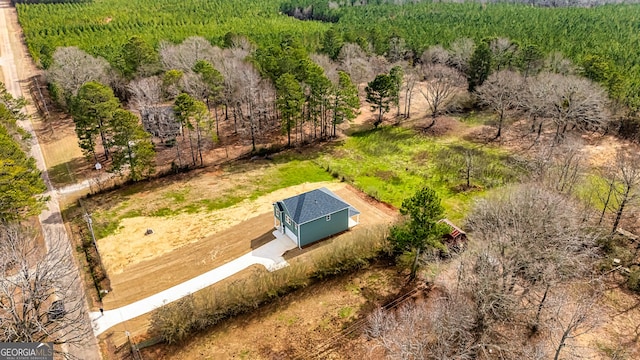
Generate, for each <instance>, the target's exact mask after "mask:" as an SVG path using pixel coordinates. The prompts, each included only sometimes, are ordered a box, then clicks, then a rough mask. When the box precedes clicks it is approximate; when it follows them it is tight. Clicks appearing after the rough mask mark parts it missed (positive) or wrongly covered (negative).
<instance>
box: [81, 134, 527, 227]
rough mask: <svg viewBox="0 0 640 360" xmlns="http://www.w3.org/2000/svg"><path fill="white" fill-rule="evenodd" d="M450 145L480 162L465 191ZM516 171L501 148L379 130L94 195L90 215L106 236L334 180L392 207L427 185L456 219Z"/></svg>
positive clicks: (448, 214)
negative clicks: (156, 219) (152, 220)
mask: <svg viewBox="0 0 640 360" xmlns="http://www.w3.org/2000/svg"><path fill="white" fill-rule="evenodd" d="M456 147H457V148H474V149H475V151H476V155H477V158H478V159H480V158H481V159H482V163H478V164H477V166H476V167H477V168H478V169H480V167H482V168H481V169H480V170H481V171H476V172H475V173H474V175H473V176H472V178H471V185H472V186H471V187H470V188H467V187H466V186H465V180H466V179H465V177H464V171H463V170H464V169H461V168H459V167H457V166H451V165H452V164H451V163H453V162H455V159H454V157H453V156H454V155H453V154H452V153H451V150H450V149H452V148H456ZM453 165H455V164H453ZM520 174H521V171H519V170H517V167H514V166H513V159H512V158H511V157H510V156H509V155H508V154H507V153H506V152H504V151H502V150H500V149H497V148H493V147H488V146H484V147H478V146H477V145H474V144H471V143H468V142H465V141H461V140H459V139H456V138H451V137H444V138H432V137H427V136H423V135H421V134H419V133H417V132H416V131H414V130H411V129H406V128H402V127H383V128H380V129H378V130H372V131H363V132H359V133H355V134H354V135H353V136H351V137H349V138H347V139H346V140H345V141H344V142H343V143H341V144H338V145H335V146H329V147H326V148H325V149H324V150H322V151H321V152H319V153H318V152H306V153H302V154H300V153H297V152H293V151H292V152H285V153H282V154H280V155H277V156H275V158H274V160H273V161H272V162H240V163H236V164H233V165H229V166H227V167H226V168H225V169H224V171H223V175H221V176H215V177H211V180H209V178H208V177H207V175H197V176H194V177H193V178H168V179H160V180H158V181H157V182H156V183H154V184H152V185H150V184H134V185H132V186H130V187H127V188H124V189H121V190H116V191H113V192H110V193H107V194H104V195H100V196H99V198H98V199H97V200H96V201H95V204H96V208H95V209H93V210H92V211H93V215H94V218H95V220H96V233H97V234H98V237H104V236H107V235H109V234H111V233H113V232H114V231H116V230H117V229H118V226H119V223H120V221H121V220H122V219H125V218H129V217H138V216H164V217H166V216H174V215H177V214H180V213H198V212H207V211H214V210H219V209H224V208H227V207H230V206H233V205H235V204H237V203H239V202H241V201H243V200H245V199H251V200H253V199H256V198H258V197H260V196H262V195H265V194H268V193H271V192H273V191H275V190H278V189H282V188H286V187H290V186H293V185H298V184H302V183H305V182H320V181H331V180H334V181H335V179H339V180H344V181H347V182H349V183H351V184H353V185H354V186H355V187H357V188H359V189H360V190H362V191H363V192H365V193H366V194H368V195H370V196H372V197H374V198H376V199H378V200H379V201H383V202H386V203H388V204H391V205H393V206H395V207H400V205H401V204H402V201H403V200H404V199H405V198H407V197H410V196H412V195H413V194H414V192H415V191H417V190H418V189H420V188H421V187H423V186H429V187H431V188H433V189H435V190H436V191H437V192H438V194H439V195H440V197H441V198H442V200H443V204H444V206H445V209H446V211H447V214H446V216H447V217H449V218H452V219H456V220H458V219H461V218H463V217H464V214H465V213H466V211H467V210H468V208H469V205H470V203H471V201H472V199H473V198H474V197H476V196H478V195H481V194H483V193H484V192H485V191H486V190H489V189H492V188H496V187H499V186H502V185H505V184H508V183H511V182H514V181H516V180H517V179H518V177H519V175H520ZM211 182H215V183H216V184H214V185H211ZM141 197H144V201H141V200H140V198H141ZM98 204H99V205H98Z"/></svg>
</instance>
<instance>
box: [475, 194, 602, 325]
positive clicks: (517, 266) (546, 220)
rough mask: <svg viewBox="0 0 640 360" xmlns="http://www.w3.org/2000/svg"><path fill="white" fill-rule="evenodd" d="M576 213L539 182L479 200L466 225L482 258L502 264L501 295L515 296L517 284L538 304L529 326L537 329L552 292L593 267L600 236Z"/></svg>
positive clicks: (533, 310) (558, 195) (575, 207)
mask: <svg viewBox="0 0 640 360" xmlns="http://www.w3.org/2000/svg"><path fill="white" fill-rule="evenodd" d="M577 209H578V207H577V205H575V204H573V203H572V202H571V201H570V200H569V199H567V198H566V197H564V196H562V195H561V194H558V193H555V192H553V191H549V190H546V189H544V188H543V187H541V186H540V185H539V184H538V185H520V186H518V187H515V188H512V189H510V190H507V191H506V192H505V193H504V194H502V195H500V196H498V197H496V198H494V199H488V200H481V201H480V202H478V203H477V204H476V206H475V207H474V210H473V211H472V212H471V214H470V215H469V217H468V218H467V226H468V227H470V228H471V229H472V230H473V234H474V236H475V237H476V238H477V239H478V240H480V241H482V242H483V243H484V244H485V247H484V249H485V250H484V251H485V252H486V254H487V255H483V256H485V257H488V258H489V259H492V261H493V262H494V263H495V264H498V265H497V266H498V271H499V273H500V274H501V276H502V280H501V283H500V286H501V287H502V289H501V292H500V294H502V296H505V294H511V295H513V292H514V290H515V289H516V287H515V285H516V284H520V286H521V287H522V288H523V289H526V290H525V291H524V293H522V295H526V296H528V297H529V299H530V300H529V301H530V303H531V304H533V305H534V306H533V309H532V312H531V313H532V318H533V319H532V320H531V325H532V328H533V329H534V330H536V331H537V329H538V326H539V324H540V316H541V312H542V310H543V307H544V306H545V303H546V301H547V300H548V296H547V295H548V293H549V291H551V290H553V289H554V288H555V287H556V285H558V284H561V283H563V282H564V281H566V280H568V279H572V278H577V277H580V276H583V275H584V274H585V273H586V272H588V271H589V270H590V269H591V267H592V266H593V264H594V261H593V260H594V259H595V243H596V239H597V238H598V234H597V233H596V234H594V233H591V232H590V231H588V230H587V228H586V227H585V226H584V224H583V223H582V217H580V216H579V214H578V213H577V211H578V210H577ZM485 262H487V261H485ZM488 262H489V263H491V261H488ZM489 269H490V270H491V268H489ZM476 274H480V275H475V276H481V275H483V274H482V272H480V271H477V270H476ZM485 281H486V280H485ZM489 290H491V289H489ZM491 291H496V289H493V290H491Z"/></svg>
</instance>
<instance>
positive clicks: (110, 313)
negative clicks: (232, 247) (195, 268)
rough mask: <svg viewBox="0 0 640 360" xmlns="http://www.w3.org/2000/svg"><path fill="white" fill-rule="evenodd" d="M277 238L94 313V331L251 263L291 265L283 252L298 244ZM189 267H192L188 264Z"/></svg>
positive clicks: (277, 266)
mask: <svg viewBox="0 0 640 360" xmlns="http://www.w3.org/2000/svg"><path fill="white" fill-rule="evenodd" d="M273 235H274V236H275V237H276V239H275V240H272V241H270V242H268V243H267V244H265V245H262V246H261V247H259V248H257V249H255V250H253V251H251V252H250V253H247V254H245V255H242V256H241V257H239V258H237V259H235V260H233V261H230V262H228V263H226V264H224V265H222V266H220V267H217V268H215V269H213V270H211V271H208V272H206V273H204V274H202V275H199V276H196V277H195V278H193V279H191V280H187V281H185V282H183V283H181V284H178V285H176V286H174V287H171V288H169V289H167V290H164V291H161V292H159V293H157V294H155V295H151V296H149V297H147V298H144V299H142V300H139V301H136V302H134V303H131V304H129V305H125V306H122V307H119V308H117V309H113V310H105V312H104V314H103V315H102V314H100V313H99V312H92V313H90V317H91V320H92V322H93V331H94V334H95V335H96V336H98V335H100V334H102V333H103V332H104V331H106V330H108V329H109V328H111V327H112V326H114V325H117V324H119V323H121V322H124V321H127V320H131V319H133V318H136V317H138V316H140V315H144V314H146V313H148V312H151V311H153V310H155V309H157V308H159V307H160V306H163V305H165V304H168V303H170V302H173V301H176V300H179V299H181V298H183V297H185V296H187V295H190V294H192V293H195V292H196V291H198V290H202V289H204V288H206V287H208V286H211V285H213V284H215V283H217V282H218V281H221V280H224V279H226V278H228V277H229V276H231V275H234V274H236V273H238V272H240V271H242V270H244V269H246V268H248V267H249V266H251V265H255V264H260V265H263V266H264V267H266V268H267V270H269V271H275V270H278V269H281V268H283V267H285V266H287V265H289V264H288V263H287V262H286V261H285V259H284V258H283V257H282V255H283V254H284V253H285V252H286V251H287V250H291V249H293V248H295V247H296V246H297V245H296V244H295V243H294V242H293V241H292V240H291V239H289V237H287V236H286V235H284V234H281V233H280V232H278V231H274V232H273ZM185 266H189V265H188V264H185Z"/></svg>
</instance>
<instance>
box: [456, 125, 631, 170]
mask: <svg viewBox="0 0 640 360" xmlns="http://www.w3.org/2000/svg"><path fill="white" fill-rule="evenodd" d="M495 133H496V129H495V128H494V127H489V126H483V127H478V128H477V129H476V130H474V132H473V133H470V134H469V135H468V136H467V139H468V140H471V141H480V142H492V141H494V142H495V143H496V144H499V145H500V146H502V147H504V148H506V149H508V150H511V151H513V152H514V153H529V154H531V153H535V151H537V150H540V149H542V148H563V147H567V146H569V147H571V146H574V144H575V145H577V146H579V147H580V148H581V152H582V154H583V156H584V158H585V160H586V164H587V165H589V166H591V167H593V168H600V167H604V166H608V165H611V164H614V162H615V157H616V152H617V151H619V150H627V151H635V152H640V146H638V144H634V143H632V142H630V141H628V140H624V139H620V138H617V137H615V136H613V135H609V134H606V135H603V134H600V133H586V132H583V133H578V132H568V133H567V134H565V135H564V137H563V139H562V140H561V142H560V143H558V142H557V140H556V138H555V137H556V131H555V129H554V128H553V126H552V124H550V123H545V124H544V127H543V129H542V132H541V134H540V135H539V136H538V133H537V129H534V131H532V129H531V126H530V123H529V122H528V121H525V120H517V121H515V122H514V123H512V124H510V125H509V126H508V127H506V128H504V129H503V131H502V136H501V137H500V138H499V139H495ZM491 135H492V136H491ZM561 151H562V150H561Z"/></svg>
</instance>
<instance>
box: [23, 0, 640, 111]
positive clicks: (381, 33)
mask: <svg viewBox="0 0 640 360" xmlns="http://www.w3.org/2000/svg"><path fill="white" fill-rule="evenodd" d="M351 3H354V4H355V3H359V2H357V1H351ZM376 3H381V4H373V3H372V2H369V4H367V5H366V6H346V7H345V6H339V3H338V2H330V1H324V0H291V1H282V0H265V1H260V2H255V1H250V0H240V1H231V0H222V1H216V2H211V1H205V0H186V1H180V2H178V1H163V2H157V1H151V0H127V1H125V0H108V1H95V2H90V3H73V4H69V3H67V4H35V5H34V4H18V5H17V8H18V13H19V17H20V23H21V24H22V26H23V28H24V31H25V35H26V40H27V43H28V46H29V49H30V51H31V54H32V56H33V57H34V59H36V60H40V62H41V63H42V64H43V65H44V66H45V67H46V65H48V64H49V63H50V60H49V59H50V58H51V56H52V54H53V52H54V50H55V48H56V47H59V46H78V47H79V48H80V49H82V50H85V51H87V52H89V53H90V54H92V55H95V56H101V57H104V58H105V59H107V60H108V61H109V62H110V63H111V64H112V65H116V67H117V64H118V62H122V59H121V58H120V55H119V54H120V53H121V48H122V46H123V45H124V44H125V43H126V42H127V41H128V40H129V39H130V37H131V36H132V35H138V36H139V37H140V38H141V39H143V40H144V41H147V42H148V43H149V44H151V45H152V46H153V47H157V46H158V44H159V42H160V41H161V40H168V41H171V42H174V43H177V42H180V41H182V40H184V39H185V38H187V37H189V36H194V35H197V36H204V37H205V38H207V40H209V41H211V42H212V43H213V44H214V45H219V46H222V45H224V44H225V35H228V34H239V35H244V36H247V37H248V38H249V39H250V40H251V41H252V42H254V43H256V45H258V46H259V47H267V46H273V45H277V44H279V43H280V42H281V41H282V39H284V38H285V37H286V36H292V37H294V38H295V39H296V40H298V41H299V43H301V44H304V46H305V48H306V50H308V51H316V50H319V49H321V47H322V37H323V35H324V33H325V32H326V31H327V30H328V29H329V28H333V29H335V30H336V33H338V34H340V37H341V38H342V39H341V40H342V41H344V42H353V43H358V44H361V45H365V44H369V45H368V46H370V47H371V50H372V51H373V52H375V53H377V54H380V55H382V54H386V53H387V52H388V51H389V46H390V42H391V40H392V39H398V38H401V39H402V40H403V42H404V44H405V46H406V47H407V48H408V49H409V50H410V51H411V53H412V54H414V57H416V58H417V57H418V56H419V55H420V54H421V53H422V52H423V51H424V50H425V49H427V48H428V47H429V46H432V45H435V44H442V45H444V46H448V45H449V44H451V43H452V42H453V41H454V40H456V39H458V38H462V37H468V38H471V39H473V40H474V41H476V43H477V42H478V41H481V40H485V39H490V38H496V37H506V38H509V39H511V40H512V41H514V42H517V43H518V44H520V46H522V47H524V46H535V47H537V48H538V49H539V50H540V51H542V52H543V53H547V54H548V53H551V52H553V51H559V52H561V53H563V54H564V55H565V56H567V57H568V58H570V59H571V60H572V61H573V62H574V63H576V64H578V65H583V64H584V63H587V65H590V64H593V63H594V61H593V59H596V60H597V61H595V63H596V65H597V66H592V67H591V68H595V69H596V72H597V73H587V74H586V75H587V76H589V77H591V78H592V79H593V80H596V81H600V80H602V79H604V80H603V81H608V82H614V83H615V84H608V85H607V84H604V85H605V87H607V88H610V89H609V92H610V94H611V95H612V96H613V97H614V98H618V99H621V100H623V102H625V103H626V104H627V105H630V106H631V107H633V108H637V107H638V106H639V105H640V96H639V95H638V91H637V90H638V89H640V53H638V52H634V51H629V49H636V48H638V47H640V38H638V36H637V32H638V30H639V29H640V22H639V20H638V19H640V5H632V4H623V5H606V6H598V7H593V8H584V7H563V8H548V7H531V6H530V5H525V4H507V3H496V4H480V3H472V2H467V3H433V2H418V3H414V2H408V3H407V4H404V5H394V4H386V3H384V2H383V1H377V2H376ZM295 11H298V12H299V14H298V15H300V14H302V15H304V14H307V15H304V16H307V17H308V18H317V19H319V20H323V21H304V22H302V21H299V20H297V19H296V18H294V17H291V16H287V15H286V14H287V13H288V14H291V15H294V14H293V12H295ZM304 16H302V18H305V17H304ZM297 17H298V18H300V16H297ZM590 75H592V76H590ZM612 79H613V80H612ZM600 82H602V81H600ZM611 88H615V89H611Z"/></svg>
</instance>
